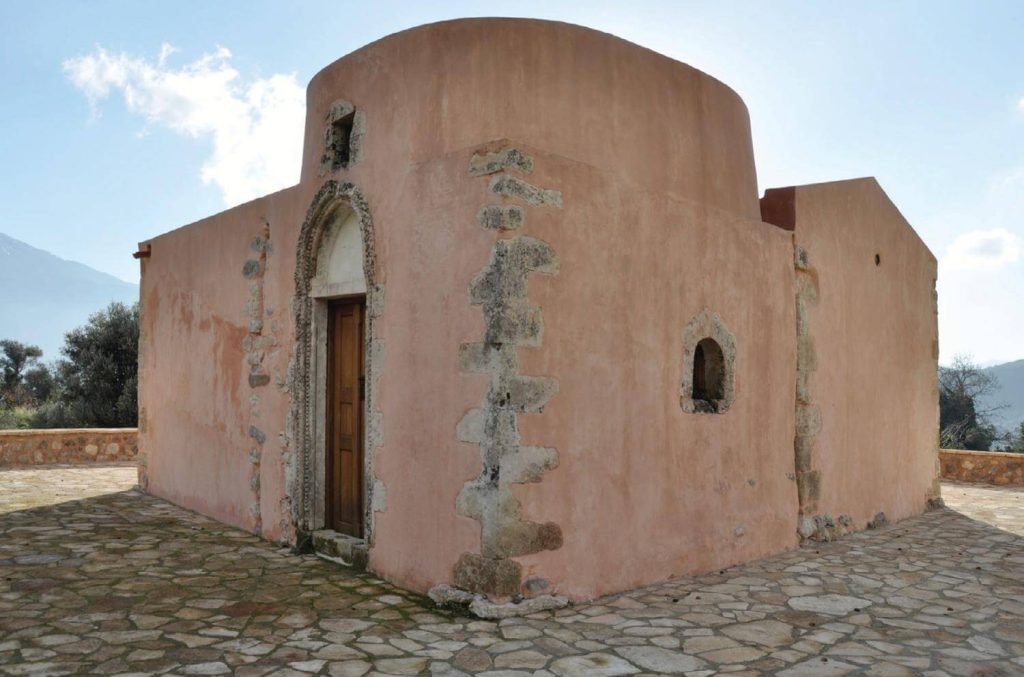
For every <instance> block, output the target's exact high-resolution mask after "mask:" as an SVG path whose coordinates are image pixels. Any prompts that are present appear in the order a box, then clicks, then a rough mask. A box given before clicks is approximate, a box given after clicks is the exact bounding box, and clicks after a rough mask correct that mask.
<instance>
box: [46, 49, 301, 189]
mask: <svg viewBox="0 0 1024 677" xmlns="http://www.w3.org/2000/svg"><path fill="white" fill-rule="evenodd" d="M176 51H177V49H176V48H174V47H173V46H172V45H169V44H164V45H162V46H161V48H160V54H159V56H158V57H157V60H156V61H155V62H152V61H149V60H147V59H145V58H140V57H134V56H130V55H128V54H112V53H110V52H108V51H107V50H105V49H103V48H102V47H97V48H96V49H95V50H94V51H93V52H92V53H91V54H87V55H85V56H79V57H75V58H73V59H68V60H67V61H65V62H64V72H65V73H66V74H67V76H68V77H69V78H70V79H71V82H72V83H74V85H75V86H76V87H77V88H78V89H80V90H81V91H82V92H83V93H84V94H85V95H86V97H88V99H89V102H90V104H91V105H92V106H93V109H94V111H95V110H96V106H97V104H98V103H99V102H100V101H102V100H104V99H106V98H107V97H109V96H110V93H111V92H112V91H119V92H121V93H122V94H123V96H124V102H125V105H126V106H127V108H128V110H129V111H131V112H132V113H135V114H138V115H140V116H142V117H143V118H145V120H146V122H147V124H148V125H155V126H163V127H167V128H169V129H171V130H173V131H175V132H177V133H178V134H181V135H183V136H186V137H189V138H193V139H199V138H204V137H209V138H211V139H212V141H213V152H212V154H211V155H210V157H209V158H207V160H206V161H205V162H204V163H203V166H202V169H201V173H200V176H201V177H202V180H203V182H204V183H207V184H210V183H213V184H215V185H216V186H217V187H218V188H220V191H221V194H222V195H223V198H224V202H225V204H227V205H229V206H230V205H236V204H239V203H241V202H245V201H246V200H251V199H253V198H256V197H259V196H261V195H265V194H266V193H270V192H273V191H275V190H279V189H281V188H284V187H287V186H289V185H292V184H294V183H295V182H296V181H298V178H299V165H300V162H301V155H302V132H303V122H304V119H305V94H304V91H303V89H302V87H300V86H299V84H298V82H297V81H296V79H295V75H294V74H291V75H282V74H277V75H272V76H271V77H269V78H261V79H256V80H252V81H251V82H249V83H247V84H244V83H242V82H241V81H240V77H239V72H238V71H237V70H236V69H235V68H234V67H233V66H232V65H231V52H230V51H228V50H227V49H226V48H224V47H218V48H217V50H216V51H214V52H213V53H211V54H204V55H203V56H202V57H200V58H199V59H197V60H196V61H193V62H192V63H188V64H185V65H184V66H181V67H180V68H173V67H171V66H169V65H168V63H167V62H168V59H169V58H170V57H171V56H172V55H173V54H174V53H175V52H176Z"/></svg>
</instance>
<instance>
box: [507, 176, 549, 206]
mask: <svg viewBox="0 0 1024 677" xmlns="http://www.w3.org/2000/svg"><path fill="white" fill-rule="evenodd" d="M490 189H491V192H492V193H497V194H498V195H504V196H506V197H515V198H519V199H520V200H523V201H524V202H526V203H527V204H529V205H533V206H534V207H539V206H542V205H548V206H551V207H561V206H562V193H561V191H557V190H546V189H544V188H538V187H537V186H534V185H533V184H531V183H527V182H526V181H523V180H522V179H520V178H518V177H515V176H511V175H509V174H499V175H498V176H495V177H494V178H493V179H491V186H490Z"/></svg>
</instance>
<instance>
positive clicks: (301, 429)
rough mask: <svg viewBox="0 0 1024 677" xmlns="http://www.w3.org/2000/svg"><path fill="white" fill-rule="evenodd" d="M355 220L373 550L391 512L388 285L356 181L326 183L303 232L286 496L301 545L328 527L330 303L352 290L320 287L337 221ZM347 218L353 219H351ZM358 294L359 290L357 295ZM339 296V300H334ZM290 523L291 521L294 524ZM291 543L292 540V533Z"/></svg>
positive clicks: (367, 522) (366, 524)
mask: <svg viewBox="0 0 1024 677" xmlns="http://www.w3.org/2000/svg"><path fill="white" fill-rule="evenodd" d="M346 213H347V214H354V215H355V216H356V218H357V220H358V223H359V230H360V234H361V236H362V243H363V266H362V267H363V276H364V279H365V285H364V286H363V289H360V290H358V291H359V293H363V292H365V294H366V318H365V332H364V333H365V351H366V352H365V355H366V399H365V404H364V407H363V415H364V419H363V420H364V422H365V425H364V429H365V434H364V437H363V459H364V463H363V480H364V482H363V501H364V510H363V531H364V534H365V535H364V539H363V540H365V541H366V543H367V545H369V546H370V547H372V546H373V542H374V538H375V519H374V517H375V514H376V512H377V511H381V510H384V509H385V500H386V498H385V495H386V492H385V487H384V485H383V484H382V483H381V482H380V480H378V479H377V477H376V474H375V472H374V455H375V453H376V451H377V449H378V447H379V446H380V442H381V438H382V429H381V425H382V419H383V416H382V414H381V412H380V409H379V405H378V399H377V383H378V380H379V378H380V376H381V355H382V354H383V351H384V346H383V341H382V339H381V337H380V332H379V329H378V324H379V322H380V321H381V317H382V316H383V314H384V312H383V310H384V308H383V306H384V285H383V281H382V280H381V279H380V271H379V270H378V266H377V256H376V246H375V242H374V241H375V237H374V224H373V219H372V217H371V215H370V208H369V205H368V204H367V202H366V199H365V198H364V197H363V195H362V193H361V192H360V190H359V189H358V188H357V187H356V186H355V185H354V184H352V183H350V182H340V181H337V180H334V179H332V180H329V181H326V182H325V183H324V184H323V186H321V187H320V190H318V191H317V193H316V195H315V196H314V197H313V199H312V202H311V203H310V206H309V209H308V210H307V212H306V218H305V220H304V221H303V223H302V226H301V229H300V231H299V238H298V243H297V246H296V261H295V265H296V268H295V297H294V299H293V313H294V318H295V344H294V350H295V353H294V355H293V357H292V360H291V363H290V365H289V368H288V378H287V381H285V382H284V383H282V386H283V387H285V388H287V391H288V398H289V399H290V401H291V409H290V414H289V420H288V423H287V425H286V427H285V430H284V433H283V438H282V443H283V445H284V451H285V453H286V454H287V456H286V460H285V492H286V496H285V498H286V500H287V503H288V506H289V508H288V510H287V514H288V518H290V519H289V521H290V523H291V526H292V528H294V530H295V531H294V532H292V535H291V538H294V539H296V541H298V540H301V539H302V538H303V535H304V534H309V533H310V532H312V531H315V530H317V529H323V528H324V507H325V506H324V495H325V494H324V480H325V475H324V471H325V465H326V464H325V463H324V461H325V455H324V454H325V451H324V449H325V445H324V441H325V431H324V423H323V422H324V415H325V413H326V410H325V401H326V371H327V367H326V357H327V355H326V350H327V346H326V342H327V301H328V300H329V299H330V298H338V297H340V296H344V295H345V290H334V289H322V288H314V285H313V278H314V277H315V276H316V273H317V264H318V260H319V258H320V256H321V254H322V252H321V245H322V244H323V242H324V240H325V237H329V235H330V232H331V231H332V229H333V228H334V227H337V226H338V225H340V223H339V222H338V220H337V217H339V216H344V215H345V214H346ZM346 218H347V217H346ZM352 291H355V290H352ZM332 294H334V296H332ZM288 518H286V519H288ZM285 535H286V538H287V537H288V536H289V534H288V529H287V528H286V529H285Z"/></svg>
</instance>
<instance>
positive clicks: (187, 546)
mask: <svg viewBox="0 0 1024 677" xmlns="http://www.w3.org/2000/svg"><path fill="white" fill-rule="evenodd" d="M75 470H76V473H95V474H97V477H95V478H93V479H92V480H83V479H81V478H79V479H77V480H75V481H77V482H79V483H80V484H81V485H82V486H83V491H86V492H87V493H89V494H91V492H92V491H93V490H95V489H96V488H97V487H99V486H103V485H104V484H105V485H106V486H108V488H109V489H110V490H111V491H114V492H115V493H108V494H106V495H95V494H92V495H90V496H89V497H88V498H84V499H82V500H73V501H65V502H62V503H56V504H54V502H55V498H54V496H56V495H58V494H60V495H61V496H66V494H67V487H68V486H70V485H69V482H71V480H68V479H67V477H65V480H66V481H63V482H62V481H60V478H61V476H62V475H61V473H65V474H66V473H67V471H68V469H59V470H50V471H45V470H36V471H31V472H34V473H35V474H34V475H32V476H31V477H34V478H35V479H34V480H32V481H34V482H37V483H38V486H37V488H36V490H35V491H28V490H27V489H26V488H25V487H24V483H25V482H27V481H29V479H28V478H29V477H30V476H29V475H25V474H12V473H21V472H23V471H0V673H3V674H12V675H22V674H31V675H48V674H50V675H56V674H75V673H91V674H129V673H130V674H175V675H217V674H229V673H235V674H239V675H267V674H273V675H308V674H329V675H364V674H368V675H379V674H385V675H415V674H433V675H453V676H457V675H462V674H470V673H472V674H477V673H483V674H488V675H492V676H494V677H505V676H512V675H559V676H562V677H566V676H573V675H639V674H688V675H711V674H726V673H728V674H732V675H770V674H778V675H784V676H790V677H793V676H799V675H812V676H814V675H853V674H858V675H933V676H941V675H1017V674H1024V538H1022V537H1021V536H1020V535H1017V534H1015V533H1010V532H1009V531H1005V530H1000V529H996V528H994V527H992V526H990V525H989V524H986V523H984V522H981V521H978V520H976V519H970V518H968V517H966V516H964V515H962V514H959V513H958V512H956V511H954V510H951V509H943V510H938V511H934V512H931V513H928V514H926V515H923V516H921V517H917V518H914V519H910V520H906V521H904V522H901V523H899V524H897V525H894V526H890V527H887V528H883V529H879V530H876V531H870V532H864V533H860V534H855V535H853V536H850V537H847V538H844V539H842V540H840V541H837V542H834V543H829V544H822V545H820V546H817V547H811V548H804V549H801V550H797V551H793V552H789V553H785V554H783V555H780V556H777V557H773V558H770V559H767V560H763V561H759V562H754V563H751V564H747V565H742V566H737V567H733V568H730V569H727V570H724V571H721V572H716V573H712V574H709V575H704V576H700V577H696V578H684V579H676V580H672V581H668V582H666V583H663V584H659V585H654V586H650V587H647V588H643V589H640V590H635V591H632V592H629V593H625V594H620V595H614V596H610V597H607V598H604V599H601V600H597V601H596V602H593V603H588V604H580V605H576V606H573V607H569V608H567V609H563V610H560V611H557V612H546V613H540V614H535V615H533V616H530V617H526V618H516V619H508V620H503V621H500V622H490V621H480V620H475V619H472V618H466V617H462V616H459V615H457V614H452V613H447V612H442V611H438V610H436V609H433V608H431V606H430V603H429V601H427V600H425V599H424V598H422V597H419V596H417V595H413V594H411V593H408V592H406V591H403V590H400V589H397V588H395V587H394V586H392V585H389V584H387V583H385V582H382V581H380V580H379V579H376V578H374V577H372V576H369V575H355V574H353V573H351V572H350V571H348V570H345V569H343V568H340V567H338V566H337V565H334V564H331V563H329V562H324V561H322V560H319V559H317V558H315V557H312V556H308V555H303V556H297V555H293V554H291V553H289V551H288V550H286V549H282V548H279V547H275V546H274V545H272V544H270V543H267V542H265V541H261V540H260V539H258V538H256V537H254V536H251V535H249V534H247V533H244V532H241V531H238V530H236V529H232V528H230V527H226V526H224V525H222V524H219V523H217V522H215V521H213V520H210V519H207V518H205V517H202V516H199V515H196V514H194V513H191V512H188V511H186V510H183V509H181V508H177V507H175V506H173V505H171V504H169V503H166V502H164V501H161V500H159V499H155V498H153V497H150V496H146V495H143V494H139V493H137V492H136V491H132V490H127V487H128V486H130V485H128V484H126V483H127V482H129V481H134V480H133V478H128V477H127V475H126V474H125V473H123V469H122V468H115V469H110V468H107V469H103V468H90V469H75ZM52 473H57V474H52ZM72 475H75V473H72ZM102 475H105V479H104V478H102V477H100V476H102ZM19 487H20V488H19ZM971 491H972V492H981V493H980V494H979V495H982V496H985V497H987V498H986V500H989V501H995V502H996V503H1000V502H1003V503H1007V504H1008V505H1009V506H1010V507H1009V508H1007V510H1009V511H1010V513H1011V514H1019V512H1014V511H1019V510H1020V504H1021V502H1022V501H1024V491H1020V490H1018V491H1007V490H1000V491H999V492H997V493H993V494H986V493H985V492H987V491H990V490H988V489H985V488H980V487H971ZM61 492H63V493H61ZM947 493H950V494H951V493H953V492H951V491H948V492H947ZM27 495H35V496H36V498H35V499H32V500H34V501H35V505H37V506H39V507H31V508H29V509H18V510H15V511H12V510H11V509H10V504H16V505H19V506H25V505H26V504H31V503H32V501H31V500H29V501H27V502H26V496H27ZM12 497H13V498H12ZM972 500H973V499H972ZM950 502H951V503H954V502H955V501H950ZM974 502H977V501H974ZM4 504H7V505H4ZM1004 526H1005V525H1004ZM1010 527H1013V528H1015V529H1017V530H1018V533H1019V529H1020V528H1021V525H1020V524H1019V523H1017V524H1015V525H1010ZM1010 527H1006V528H1010Z"/></svg>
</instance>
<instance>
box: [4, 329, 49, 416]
mask: <svg viewBox="0 0 1024 677" xmlns="http://www.w3.org/2000/svg"><path fill="white" fill-rule="evenodd" d="M42 356H43V351H42V350H41V349H40V348H39V346H33V345H28V344H27V343H21V342H20V341H14V340H11V339H6V340H4V341H0V405H2V406H3V408H5V409H13V408H14V407H19V406H25V405H34V404H38V403H39V402H42V401H44V400H45V399H46V397H48V396H49V391H46V393H45V395H44V396H43V397H41V398H37V397H36V394H37V389H41V390H45V386H43V384H42V381H45V380H46V376H49V370H48V369H47V368H46V365H43V364H40V363H39V358H41V357H42ZM44 373H45V374H46V376H43V375H42V374H44ZM29 379H30V380H31V382H29Z"/></svg>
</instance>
